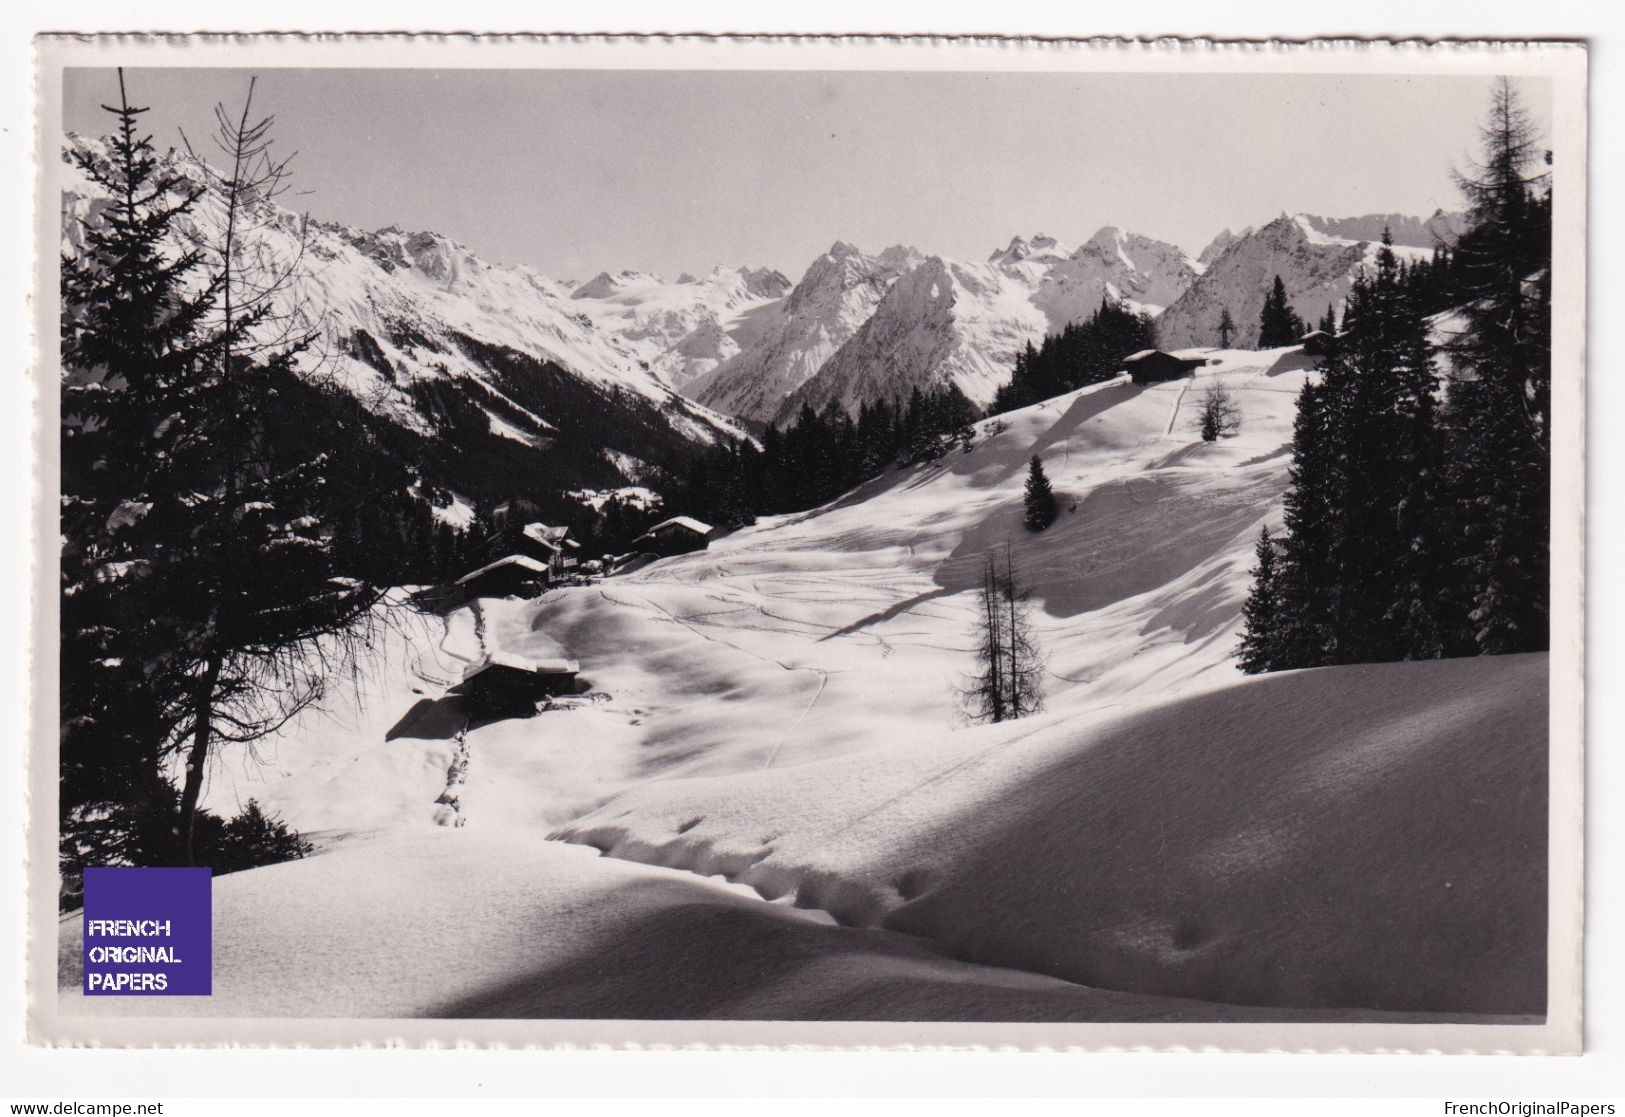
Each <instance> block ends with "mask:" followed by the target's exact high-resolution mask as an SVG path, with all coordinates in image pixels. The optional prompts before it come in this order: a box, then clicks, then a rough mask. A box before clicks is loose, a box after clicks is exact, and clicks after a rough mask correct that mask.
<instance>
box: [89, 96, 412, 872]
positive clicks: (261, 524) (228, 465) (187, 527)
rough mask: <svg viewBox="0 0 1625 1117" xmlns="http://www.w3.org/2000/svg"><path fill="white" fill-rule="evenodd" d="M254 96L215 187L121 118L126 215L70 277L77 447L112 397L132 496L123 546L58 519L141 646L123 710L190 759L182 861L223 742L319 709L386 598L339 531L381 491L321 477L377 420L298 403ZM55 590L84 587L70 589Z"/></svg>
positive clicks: (334, 470)
mask: <svg viewBox="0 0 1625 1117" xmlns="http://www.w3.org/2000/svg"><path fill="white" fill-rule="evenodd" d="M251 89H252V87H251ZM251 98H252V93H250V102H249V103H245V106H244V110H243V113H242V115H241V116H240V117H231V116H228V115H227V114H226V113H225V112H224V110H217V118H218V120H219V122H220V126H221V134H220V137H219V138H220V140H221V142H222V146H223V148H224V150H225V154H226V158H227V162H228V164H229V165H230V167H231V169H230V171H228V172H225V173H214V172H208V171H205V172H201V173H203V174H205V175H206V176H207V177H206V181H205V182H204V183H203V188H202V189H201V190H200V189H196V188H188V189H186V190H185V192H184V193H182V194H180V195H179V197H177V195H176V193H175V191H174V189H173V188H174V187H175V186H176V183H175V182H173V181H170V182H168V183H167V184H166V183H165V180H163V179H162V178H155V175H156V173H157V172H156V166H157V163H156V160H155V157H154V156H153V155H152V153H151V148H150V144H148V143H147V141H145V140H137V139H136V138H135V135H134V128H133V125H134V120H135V114H136V110H133V109H131V108H130V107H129V106H128V104H127V102H126V103H124V104H123V105H122V107H121V108H120V109H118V110H114V111H115V112H116V113H117V114H118V115H119V117H120V138H119V139H117V140H115V141H114V142H113V147H114V149H115V153H116V154H115V158H114V160H113V165H112V168H111V169H110V170H109V171H108V172H107V173H106V174H105V175H104V176H103V177H102V178H99V179H98V180H97V181H99V182H101V184H102V185H103V186H104V188H107V189H108V190H109V192H110V193H111V194H113V196H114V197H115V198H122V199H123V205H122V207H121V209H122V212H123V214H124V218H123V220H122V221H118V220H115V221H114V222H110V223H108V224H106V225H105V226H104V228H103V230H102V231H101V232H100V233H97V232H95V231H90V232H87V233H86V243H87V246H89V248H90V250H89V251H87V252H86V253H82V254H81V258H80V259H79V260H76V261H75V262H74V264H73V266H72V267H70V268H67V269H65V272H64V282H65V286H66V288H67V290H66V292H65V298H64V300H63V315H64V341H65V344H64V376H65V391H64V425H65V435H67V436H69V437H66V438H65V441H66V442H73V441H77V438H78V431H81V430H83V429H84V427H85V424H84V418H83V417H84V415H86V414H88V413H90V412H91V411H93V410H94V408H95V407H97V406H100V405H101V404H103V403H105V402H106V401H108V400H112V399H114V398H115V397H116V398H117V401H118V402H116V403H113V404H112V405H111V407H112V409H111V410H110V411H108V412H107V413H106V414H105V416H101V417H98V419H97V422H96V424H95V426H96V429H97V432H98V434H97V439H98V440H100V441H102V442H104V444H115V443H116V444H118V445H121V446H122V447H124V450H123V451H122V452H120V453H119V454H116V455H113V456H112V457H110V458H105V459H104V462H103V464H102V465H100V466H98V467H97V468H100V469H102V471H103V472H104V473H105V474H106V475H107V476H106V478H105V479H104V480H102V481H98V482H97V484H99V485H100V484H105V485H111V486H116V487H121V488H123V489H124V490H125V492H126V493H127V494H130V495H129V496H127V497H126V498H125V499H122V500H121V501H120V502H119V503H118V504H117V505H116V506H114V507H111V508H106V506H105V502H104V504H103V507H104V508H105V511H103V512H102V513H101V514H102V515H104V516H107V517H108V518H107V519H105V520H103V523H104V524H106V525H116V531H117V543H116V552H115V551H114V550H110V549H109V548H108V547H107V546H105V545H100V544H98V542H97V541H95V540H94V539H92V538H91V533H90V532H89V531H88V530H87V528H88V526H89V524H90V523H91V522H92V521H90V520H89V519H88V518H81V517H80V516H79V515H78V514H77V512H76V513H75V514H74V515H73V516H72V517H70V519H72V520H73V523H71V524H65V533H66V534H70V535H75V536H78V537H79V538H80V539H88V540H90V542H89V544H88V550H82V549H81V547H82V546H83V545H82V544H78V543H76V544H73V545H71V546H70V547H69V548H68V550H70V551H72V552H73V553H74V554H84V555H87V556H88V557H89V559H90V561H91V562H92V563H93V565H91V566H90V567H89V569H88V574H89V577H88V579H87V580H88V581H89V582H90V583H92V584H95V585H96V586H97V587H98V588H97V589H95V590H92V591H91V592H89V593H87V594H86V595H85V596H84V597H83V598H82V600H83V601H84V602H85V604H86V607H87V609H88V608H89V606H90V605H91V603H94V605H95V612H94V613H93V614H89V615H90V616H99V617H100V618H101V621H100V625H101V627H104V628H106V629H108V630H110V631H111V632H112V633H113V634H114V636H112V637H110V639H116V640H117V642H118V643H119V644H120V645H121V646H122V647H123V649H124V650H125V652H127V653H128V654H117V655H114V656H107V657H103V658H106V659H111V660H117V661H118V662H119V663H120V664H122V665H124V667H125V668H127V669H128V670H130V671H131V672H132V678H131V679H130V680H129V681H130V682H131V683H132V684H133V685H134V687H135V691H136V697H137V699H138V701H136V702H134V703H132V705H134V706H136V707H138V708H142V709H149V710H150V712H151V713H152V718H153V720H152V723H151V724H150V725H148V726H144V728H143V732H144V733H148V732H151V733H152V734H153V735H152V736H149V737H148V739H147V743H146V745H145V746H144V747H145V749H146V750H149V751H157V752H158V753H159V754H160V755H161V754H163V753H166V752H178V753H180V754H181V756H182V757H183V758H184V773H185V774H184V781H183V785H182V788H181V794H180V800H179V810H178V817H177V818H176V820H175V824H174V826H173V830H174V832H175V835H174V836H175V839H176V840H175V845H174V849H173V851H172V852H171V854H170V856H171V857H174V858H176V859H181V860H183V861H185V862H190V861H192V860H193V859H194V856H195V853H196V848H195V843H194V842H193V837H194V826H193V823H194V820H195V818H196V815H197V802H198V799H199V796H200V794H201V791H202V783H203V778H204V774H205V771H206V768H207V765H208V761H209V758H210V756H211V755H212V753H213V751H214V750H215V749H216V748H217V747H218V746H220V745H223V744H228V743H233V742H248V741H252V740H254V739H256V738H258V737H261V736H263V735H264V734H266V733H268V732H271V731H273V730H274V729H275V728H276V727H277V726H279V725H281V724H283V723H285V722H286V720H287V719H289V718H291V717H292V716H294V715H295V714H296V713H297V712H298V711H299V710H301V709H303V708H305V707H306V706H308V705H310V704H311V703H313V702H314V701H316V700H317V699H318V698H319V697H320V695H321V692H322V688H323V686H324V685H325V683H326V681H327V679H328V677H329V676H330V674H331V673H332V672H333V671H334V670H335V669H336V667H337V666H338V665H339V664H338V662H337V660H342V659H343V658H344V657H345V656H346V655H347V654H348V650H349V648H350V643H349V636H350V635H351V634H352V633H353V630H352V625H353V623H354V622H355V621H356V620H357V618H359V617H361V616H364V615H365V614H367V612H368V611H369V610H370V608H371V606H372V605H373V604H374V603H375V602H376V600H377V598H378V591H377V590H376V589H374V588H373V587H372V586H371V585H370V584H369V583H368V582H366V581H365V580H364V579H362V578H359V577H356V576H355V575H354V574H352V573H350V572H348V571H346V570H344V569H343V568H342V567H341V566H340V564H339V559H340V558H341V557H342V556H343V555H344V554H345V553H346V552H345V548H344V547H342V546H340V545H338V542H337V541H338V540H339V539H342V538H344V537H345V536H346V535H347V534H349V533H350V528H349V526H348V525H349V519H348V518H349V517H351V516H354V515H357V514H359V509H360V508H363V507H367V506H369V505H370V504H373V503H375V502H374V501H373V496H374V494H372V493H370V492H368V491H367V489H366V486H365V484H363V483H361V482H360V480H359V479H358V478H359V475H358V474H355V473H353V472H351V473H343V474H342V475H344V476H345V477H346V484H345V485H332V484H328V483H327V479H328V478H329V477H330V476H332V475H334V474H338V473H341V471H342V470H343V469H344V467H343V466H342V465H341V464H340V455H345V454H349V453H358V454H359V453H362V452H363V451H364V450H365V446H364V443H365V441H366V439H367V437H368V434H367V429H366V428H365V427H354V426H348V427H347V426H346V425H345V424H346V423H347V422H348V421H349V420H348V418H346V417H345V416H344V413H343V411H342V409H339V408H329V407H325V406H324V407H316V408H305V407H301V406H300V404H301V402H304V401H306V400H307V396H306V395H305V394H304V389H302V388H300V385H301V384H302V383H303V382H302V381H301V380H300V378H299V376H298V374H297V373H296V361H297V359H298V357H299V355H300V353H301V351H302V349H303V345H304V338H305V336H306V335H305V334H304V333H303V330H302V327H301V326H300V325H299V324H298V315H297V313H296V309H297V308H296V307H295V311H294V312H290V311H289V310H288V303H287V302H285V301H284V297H285V293H286V291H287V285H288V283H289V281H290V278H291V276H292V268H293V265H294V263H295V261H293V260H289V259H282V258H278V257H277V255H276V253H275V251H274V249H270V248H268V247H267V245H266V244H265V243H262V242H260V240H259V232H260V231H262V230H263V229H264V228H265V227H266V225H267V224H268V223H269V222H270V221H271V220H272V216H271V215H272V214H273V213H274V207H273V205H272V202H273V201H274V198H275V196H276V194H277V192H278V190H279V188H280V183H281V180H282V176H283V174H284V171H285V167H286V164H285V162H282V163H278V162H275V161H273V160H271V159H270V158H269V155H268V144H269V140H268V131H269V121H268V120H264V121H258V122H254V121H252V119H251V117H250V115H249V104H251ZM198 208H201V209H203V210H204V211H205V212H206V213H208V214H209V215H210V217H211V219H209V220H197V221H188V222H186V226H185V231H186V232H187V233H188V235H189V236H190V237H191V238H192V240H191V242H190V244H191V246H190V247H188V248H178V247H175V245H174V243H173V242H174V241H175V240H176V239H177V238H176V237H175V236H174V234H176V233H178V232H181V231H182V227H181V224H180V222H179V221H178V220H177V219H178V218H179V217H180V216H181V215H183V214H184V215H187V216H188V217H190V216H191V215H192V213H193V211H194V209H198ZM98 238H100V239H98ZM97 246H100V247H99V248H98V247H97ZM194 273H197V275H199V276H200V278H193V276H194ZM187 289H191V290H200V291H202V292H203V294H202V295H201V296H193V297H188V296H186V295H184V294H183V293H182V292H183V291H184V290H187ZM121 292H122V293H121ZM155 292H158V293H160V294H159V296H158V297H157V298H154V293H155ZM143 318H144V319H145V320H146V322H147V324H146V325H145V326H141V327H140V328H139V329H135V330H134V331H133V332H132V330H133V326H132V324H133V323H135V322H137V320H138V319H143ZM137 337H140V338H142V339H143V340H140V341H139V342H137V341H136V338H137ZM155 340H156V341H157V344H156V345H155V344H154V342H155ZM81 387H83V388H85V389H86V390H85V391H80V390H79V389H80V388H81ZM92 387H94V390H92ZM310 390H312V391H318V392H319V391H321V390H322V389H321V388H320V387H315V388H311V389H310ZM92 396H96V397H100V399H99V400H98V401H97V402H96V403H89V402H88V400H89V397H92ZM333 416H338V417H337V418H334V417H333ZM76 424H77V430H76ZM312 444H316V445H325V446H330V447H333V449H332V450H330V451H321V452H316V453H314V454H313V453H311V452H310V451H309V449H308V447H309V446H311V445H312ZM131 448H133V450H132V449H131ZM79 453H80V450H79V449H75V450H73V451H71V452H70V457H75V456H77V455H78V454H79ZM381 511H384V512H385V519H386V521H387V519H388V518H389V515H388V512H387V508H386V509H381ZM386 530H389V529H388V527H387V524H386ZM394 530H395V531H396V533H397V535H398V534H399V528H398V526H397V527H396V528H395V529H394ZM103 542H105V541H103ZM72 561H79V560H78V559H74V560H72ZM64 594H65V596H66V597H68V598H80V593H79V592H78V591H77V590H76V589H75V587H74V586H72V585H65V587H64ZM78 607H79V605H78V602H75V605H74V608H75V609H77V608H78ZM134 672H138V673H139V674H138V675H134V674H133V673H134ZM147 759H148V758H147V756H145V755H143V757H142V763H143V765H144V764H145V763H146V762H147ZM149 863H150V862H149Z"/></svg>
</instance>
